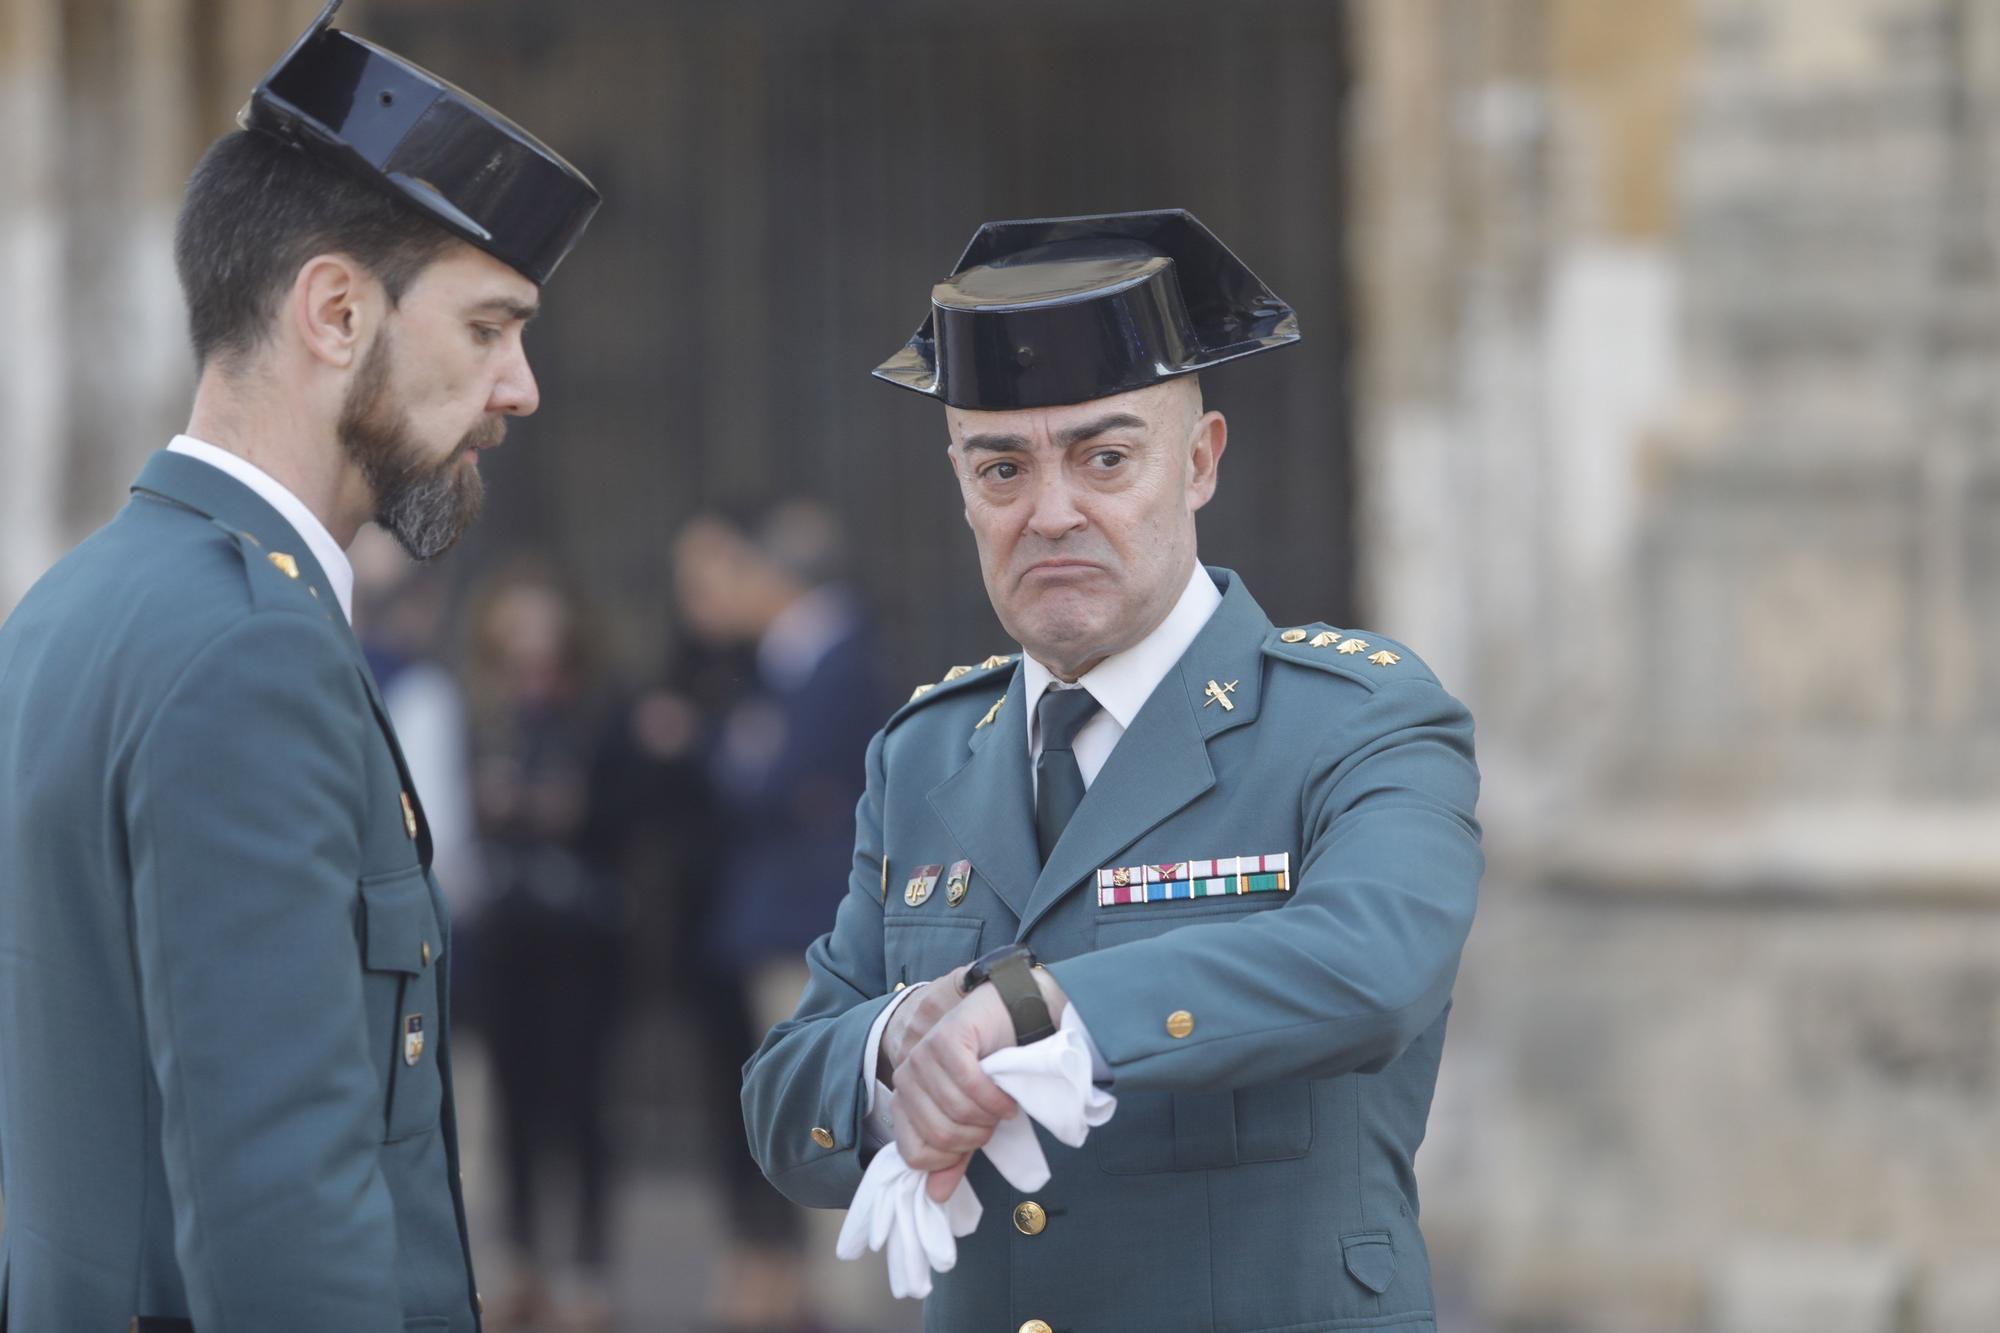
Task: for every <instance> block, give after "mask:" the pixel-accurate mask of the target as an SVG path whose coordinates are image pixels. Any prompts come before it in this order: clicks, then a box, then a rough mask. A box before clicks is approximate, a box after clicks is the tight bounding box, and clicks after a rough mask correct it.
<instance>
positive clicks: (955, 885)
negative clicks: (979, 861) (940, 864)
mask: <svg viewBox="0 0 2000 1333" xmlns="http://www.w3.org/2000/svg"><path fill="white" fill-rule="evenodd" d="M971 888H972V862H970V861H953V862H952V863H951V873H950V874H948V875H946V876H945V877H944V904H945V906H946V907H956V906H958V905H959V904H960V903H962V902H964V901H965V895H966V893H967V892H969V891H970V890H971Z"/></svg>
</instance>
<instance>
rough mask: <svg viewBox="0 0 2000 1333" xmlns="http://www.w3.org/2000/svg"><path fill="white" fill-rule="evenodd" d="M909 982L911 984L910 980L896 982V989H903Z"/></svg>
mask: <svg viewBox="0 0 2000 1333" xmlns="http://www.w3.org/2000/svg"><path fill="white" fill-rule="evenodd" d="M908 984H909V983H908V982H906V981H899V982H897V983H896V989H897V990H901V989H903V987H905V986H907V985H908Z"/></svg>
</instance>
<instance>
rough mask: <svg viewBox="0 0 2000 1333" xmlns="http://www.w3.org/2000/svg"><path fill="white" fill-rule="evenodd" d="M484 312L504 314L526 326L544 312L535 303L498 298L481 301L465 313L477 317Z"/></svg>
mask: <svg viewBox="0 0 2000 1333" xmlns="http://www.w3.org/2000/svg"><path fill="white" fill-rule="evenodd" d="M482 311H492V312H494V313H496V314H502V315H505V316H507V317H508V318H509V319H518V320H520V321H521V322H522V323H523V324H525V323H527V322H528V321H529V320H531V319H533V318H534V317H535V316H536V315H539V314H540V313H541V312H542V308H541V307H540V306H539V305H536V304H534V303H533V302H528V301H516V300H515V299H513V298H512V297H510V296H496V297H493V298H492V299H491V300H486V301H479V302H476V303H474V304H472V305H469V306H467V307H466V308H465V313H466V314H468V315H476V314H479V313H481V312H482Z"/></svg>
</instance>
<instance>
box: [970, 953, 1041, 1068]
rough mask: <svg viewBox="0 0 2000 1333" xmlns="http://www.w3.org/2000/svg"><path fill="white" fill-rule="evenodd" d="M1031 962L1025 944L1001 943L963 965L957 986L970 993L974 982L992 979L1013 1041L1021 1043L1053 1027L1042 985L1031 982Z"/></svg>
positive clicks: (1036, 1037)
mask: <svg viewBox="0 0 2000 1333" xmlns="http://www.w3.org/2000/svg"><path fill="white" fill-rule="evenodd" d="M1035 966H1036V964H1035V951H1034V950H1033V949H1030V948H1029V947H1028V946H1027V945H1025V944H1003V945H1001V946H1000V947H999V948H997V949H995V950H994V951H993V952H991V953H988V954H981V955H980V956H979V957H978V958H976V959H974V960H973V962H972V966H971V967H968V968H966V969H965V979H964V982H963V985H962V986H961V989H962V990H963V992H964V993H965V994H967V995H970V994H971V993H972V988H973V987H974V986H978V985H981V984H983V983H985V982H988V981H990V982H992V983H993V989H995V990H997V991H999V992H1000V999H1001V1002H1002V1003H1004V1004H1005V1005H1006V1006H1007V1017H1008V1019H1009V1020H1010V1021H1012V1023H1013V1024H1014V1041H1015V1043H1016V1044H1017V1045H1021V1046H1026V1045H1027V1044H1028V1043H1030V1042H1035V1041H1040V1040H1041V1039H1042V1038H1043V1037H1052V1036H1054V1035H1055V1031H1056V1025H1055V1023H1054V1022H1053V1021H1052V1020H1051V1019H1050V1018H1049V1006H1048V1003H1047V1002H1046V1001H1044V1000H1043V999H1042V988H1041V987H1040V986H1037V985H1036V984H1035Z"/></svg>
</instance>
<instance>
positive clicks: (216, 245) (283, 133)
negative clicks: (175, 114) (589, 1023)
mask: <svg viewBox="0 0 2000 1333" xmlns="http://www.w3.org/2000/svg"><path fill="white" fill-rule="evenodd" d="M335 8H336V6H335V5H333V4H329V5H328V6H327V7H326V9H325V10H324V11H323V12H322V13H321V15H320V17H319V19H318V20H317V21H316V22H315V24H314V25H313V26H312V28H311V29H309V30H308V31H307V33H306V34H305V35H304V36H303V37H302V38H301V39H300V40H299V42H298V43H296V44H295V45H294V46H293V47H292V48H291V49H290V50H289V51H288V52H287V53H286V54H285V56H284V57H283V59H281V60H280V62H279V63H278V65H277V66H276V67H274V68H273V70H272V71H271V72H270V74H268V75H267V76H266V77H265V79H264V80H263V81H262V82H260V83H259V84H258V85H257V87H256V88H255V89H254V90H253V92H252V94H251V98H250V102H249V104H248V105H247V106H246V107H245V109H244V113H243V116H242V123H243V125H244V128H243V129H241V130H239V131H235V132H232V133H229V134H226V135H224V136H222V137H221V138H219V139H217V140H216V141H215V142H214V143H213V144H211V145H210V147H209V149H208V151H207V152H206V153H205V154H204V155H203V157H202V159H201V161H200V163H199V164H198V165H197V166H196V167H195V169H194V174H193V177H192V179H191V180H190V181H189V183H188V186H187V191H186V194H185V196H184V198H183V201H182V205H181V210H180V215H179V217H178V219H177V223H176V231H175V247H174V257H175V261H176V266H177V270H178V275H179V278H180V283H181V288H182V292H183V295H184V296H185V298H186V302H187V308H188V315H189V333H190V340H191V342H192V344H193V350H194V354H195V361H196V365H197V369H198V374H199V379H198V382H197V386H196V389H195V399H194V404H193V408H192V410H191V412H190V414H189V418H188V425H187V431H186V434H184V435H181V436H179V437H177V438H175V439H174V440H173V441H172V442H171V443H170V444H168V445H167V447H166V448H165V449H163V450H161V451H160V452H159V453H156V454H155V455H153V457H152V458H151V459H149V460H148V461H147V463H146V465H145V468H144V470H143V471H142V472H141V473H140V474H139V477H138V479H137V481H136V483H135V484H134V486H133V488H132V489H133V498H132V500H131V501H130V502H129V503H128V504H127V505H126V506H125V508H124V509H122V510H121V511H120V512H119V514H118V515H117V517H116V518H114V519H113V520H112V521H111V523H110V524H109V525H107V526H106V527H105V528H103V529H102V530H101V531H99V532H98V533H97V534H96V535H95V536H94V537H92V538H91V539H90V540H89V541H87V542H85V543H84V544H83V545H82V546H80V547H78V548H77V549H76V550H75V551H73V552H71V553H70V555H68V556H67V557H65V558H64V559H63V560H62V561H61V562H60V563H59V564H58V565H57V566H56V567H55V568H54V569H53V570H51V571H50V572H49V574H48V575H47V576H46V577H44V578H43V579H42V580H41V581H40V582H39V583H38V584H37V585H36V586H35V588H34V589H33V590H32V591H30V592H29V593H28V595H27V597H26V598H24V599H23V601H22V602H21V604H20V606H19V607H18V608H17V609H16V610H15V612H14V614H13V615H12V616H11V617H10V618H9V619H8V621H7V623H6V625H5V627H4V628H0V680H4V681H5V682H6V688H5V690H4V691H0V941H4V944H0V1089H4V1095H0V1163H4V1166H0V1175H4V1176H5V1188H6V1191H7V1207H8V1217H7V1227H6V1229H5V1231H4V1232H0V1327H4V1328H12V1329H14V1330H16V1333H71V1331H72V1330H74V1331H75V1333H85V1331H86V1330H97V1329H104V1330H113V1329H126V1328H133V1329H143V1330H146V1333H186V1330H189V1329H190V1328H199V1329H201V1330H204V1333H220V1331H221V1330H225V1329H238V1330H248V1329H284V1330H287V1333H354V1330H362V1329H367V1330H377V1329H381V1330H387V1329H398V1328H419V1327H421V1328H425V1329H433V1330H449V1331H450V1333H473V1330H475V1329H477V1328H478V1325H479V1315H478V1312H477V1309H478V1304H479V1301H478V1296H477V1293H476V1289H475V1284H474V1280H473V1274H472V1265H471V1254H470V1251H469V1247H468V1244H467V1240H466V1232H465V1213H464V1201H463V1197H462V1195H461V1193H460V1191H459V1185H458V1165H459V1163H458V1139H457V1129H456V1118H455V1113H454V1107H453V1084H452V1072H451V1063H450V1039H449V1033H448V1030H447V1026H446V1023H445V1009H444V994H445V988H446V985H447V982H446V973H447V969H448V965H449V959H450V956H451V949H450V943H449V939H450V931H449V915H448V913H447V912H446V911H445V908H444V905H443V903H442V901H441V900H440V896H439V894H438V891H437V888H436V885H435V882H434V881H433V878H432V876H431V873H430V860H431V851H432V846H431V834H430V831H429V828H428V825H427V821H426V819H425V812H424V808H423V805H422V798H421V796H420V794H419V793H418V792H417V791H416V790H415V788H414V784H413V783H412V782H411V780H410V775H409V773H408V771H407V770H406V768H405V766H404V762H403V758H402V754H401V751H400V748H399V747H398V745H397V740H396V734H395V730H394V727H393V726H392V725H391V723H390V722H389V721H388V719H387V717H386V715H385V710H384V709H383V706H382V703H381V699H380V696H379V694H378V692H377V690H376V688H375V684H374V681H373V679H372V677H371V676H370V674H369V671H368V667H367V664H366V663H365V661H364V660H363V658H362V655H361V651H360V648H359V645H358V643H357V641H356V639H355V637H354V634H353V632H352V630H351V629H350V626H349V616H350V606H351V590H352V584H353V571H352V567H351V565H350V564H349V562H348V558H347V555H346V550H345V548H347V547H348V546H349V545H351V544H352V542H353V541H354V538H355V534H356V533H357V532H358V531H359V530H360V529H361V528H362V527H363V526H364V525H365V524H367V523H369V522H370V521H373V522H374V523H376V524H377V525H379V526H381V527H383V528H385V529H386V530H388V531H389V532H390V533H391V534H392V535H393V536H394V537H395V538H396V540H397V541H399V542H400V543H401V544H402V545H403V546H404V548H405V549H406V550H408V551H409V552H410V553H411V554H412V555H413V556H415V557H416V558H418V559H429V558H431V557H433V556H436V555H438V554H440V553H442V552H443V551H444V550H446V549H448V548H449V547H450V546H451V545H452V544H453V543H454V542H455V541H456V540H457V538H458V537H459V536H460V534H461V533H462V532H463V531H464V530H465V528H466V527H467V525H468V524H470V523H471V522H472V520H473V518H474V516H475V515H476V514H477V512H478V510H479V502H480V496H481V483H480V477H479V461H478V460H479V454H480V452H481V451H482V450H483V449H487V448H491V447H493V446H496V445H498V444H499V443H500V441H501V437H502V435H503V434H504V433H505V428H506V419H507V417H509V416H526V415H529V414H530V413H532V412H534V411H535V409H536V407H537V405H538V403H539V390H538V389H537V386H536V383H535V377H534V374H533V372H532V370H531V369H530V368H529V365H528V357H527V353H526V351H525V349H524V347H523V342H522V337H523V329H524V326H525V325H526V323H527V320H528V319H529V317H530V316H532V315H533V313H534V312H535V310H536V308H537V305H538V302H539V299H540V291H541V287H542V285H543V284H544V283H545V282H546V281H547V279H548V278H549V276H550V274H551V273H552V272H553V271H554V269H555V267H556V265H557V264H558V263H559V262H560V261H561V259H562V257H563V255H564V254H565V253H566V252H567V251H568V249H569V247H570V245H571V244H572V243H573V242H574V241H575V240H576V238H577V236H578V235H579V234H580V233H581V231H582V229H583V227H584V224H585V223H586V222H587V221H588V219H589V217H590V215H591V213H592V211H593V210H594V209H595V208H596V205H597V194H596V191H595V190H594V189H592V188H591V186H590V184H589V182H587V181H585V180H584V179H583V178H582V177H581V176H580V175H578V174H577V173H576V172H575V171H574V169H572V168H571V167H569V166H568V164H567V163H564V162H563V161H562V160H561V159H560V158H557V157H555V156H554V155H553V154H551V153H549V152H548V150H547V149H545V148H543V147H541V146H540V145H539V144H538V143H536V142H535V141H534V140H533V139H532V138H530V137H528V136H527V135H526V134H525V133H524V132H523V131H522V130H521V129H520V128H519V127H517V126H515V125H514V124H513V123H512V122H510V121H507V120H506V119H505V118H504V117H501V116H500V115H499V114H498V113H496V112H494V111H492V110H491V109H490V108H487V107H486V106H484V105H483V104H481V103H478V102H476V101H474V100H472V99H470V98H468V97H466V96H465V95H464V94H462V93H459V92H458V91H457V90H455V89H453V88H452V87H451V86H450V85H448V84H441V83H440V82H439V81H438V80H437V79H436V78H435V77H434V76H432V75H430V74H429V73H428V72H426V71H424V70H422V69H420V68H418V67H416V66H413V65H411V64H409V63H408V62H406V61H404V60H402V59H401V58H400V57H397V56H395V55H393V54H391V53H389V52H387V51H384V50H382V49H381V48H379V47H376V46H373V45H371V44H367V43H363V42H360V41H359V40H357V39H355V38H353V37H350V36H349V35H348V34H346V33H343V32H339V31H336V30H333V29H330V28H328V27H327V26H326V25H327V22H328V20H329V19H330V18H331V17H332V14H333V11H334V9H335ZM364 80H365V82H366V92H367V95H363V92H364V90H363V87H362V84H363V82H364ZM392 88H393V89H395V90H398V91H400V92H403V93H405V94H406V96H405V97H404V99H403V102H402V104H401V105H400V106H394V107H392V106H391V103H393V102H395V100H396V99H395V96H394V95H393V94H392V93H391V92H388V91H384V92H382V94H381V95H380V96H379V97H378V96H376V95H374V93H375V90H376V89H385V90H386V89H392ZM419 116H421V117H422V122H423V123H424V124H425V125H426V126H427V127H428V128H429V131H430V132H429V133H427V134H426V135H423V136H415V135H409V136H405V135H404V134H402V133H401V132H400V131H398V132H394V133H391V132H388V131H389V129H390V128H391V127H392V126H395V125H401V126H404V127H407V126H408V125H409V124H410V123H411V122H412V121H413V120H415V119H416V118H417V117H419ZM465 162H473V163H502V164H505V165H506V166H507V172H506V174H505V179H504V180H496V178H494V177H493V176H491V175H490V174H489V173H486V172H485V171H484V169H483V168H482V170H481V174H480V177H479V179H478V180H476V181H468V180H467V179H466V176H465V174H464V173H463V171H462V170H458V169H455V168H456V167H458V166H459V164H463V163H465ZM522 181H526V182H530V185H529V189H528V196H531V197H527V196H524V194H522V193H520V192H517V191H516V190H514V189H511V188H506V187H507V186H508V185H509V184H510V183H519V182H522ZM496 183H497V184H499V185H501V186H502V188H497V189H496V188H493V187H494V185H495V184H496ZM190 1321H191V1322H190Z"/></svg>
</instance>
